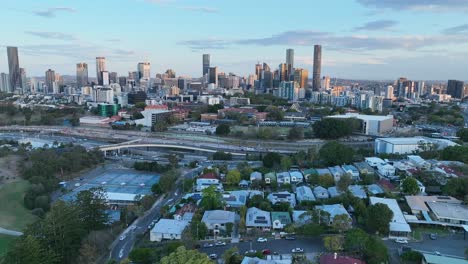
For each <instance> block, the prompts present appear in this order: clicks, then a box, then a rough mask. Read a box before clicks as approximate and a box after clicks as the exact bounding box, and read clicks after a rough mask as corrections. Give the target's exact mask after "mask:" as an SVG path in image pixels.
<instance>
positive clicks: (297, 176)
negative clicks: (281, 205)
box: [289, 171, 304, 183]
mask: <svg viewBox="0 0 468 264" xmlns="http://www.w3.org/2000/svg"><path fill="white" fill-rule="evenodd" d="M289 175H290V176H291V182H293V183H298V182H303V181H304V175H302V172H300V171H290V172H289Z"/></svg>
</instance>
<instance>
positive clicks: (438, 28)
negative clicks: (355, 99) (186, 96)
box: [0, 0, 468, 80]
mask: <svg viewBox="0 0 468 264" xmlns="http://www.w3.org/2000/svg"><path fill="white" fill-rule="evenodd" d="M264 2H265V1H258V2H256V3H255V4H253V5H250V4H249V6H250V7H251V8H247V9H246V8H243V7H245V6H246V5H248V3H247V1H239V2H237V3H236V5H229V6H228V4H227V3H218V2H217V3H212V2H210V1H206V0H200V1H188V0H173V1H154V0H124V1H119V3H118V5H116V6H115V10H116V11H118V10H121V9H122V10H124V9H125V10H128V9H130V8H132V9H133V10H134V11H135V12H127V13H125V14H123V15H121V19H119V21H120V22H118V23H116V22H115V21H109V22H106V21H103V20H101V19H99V17H100V16H102V15H103V14H106V13H105V12H109V9H108V6H107V4H105V3H94V2H91V1H80V2H79V3H75V2H58V1H51V0H47V1H43V2H41V5H37V3H35V2H33V1H29V0H28V1H25V4H24V6H28V8H23V9H21V10H20V9H18V8H17V7H16V5H15V4H14V3H4V10H5V11H4V13H5V14H4V16H2V17H1V18H0V21H1V22H3V23H4V24H8V23H9V22H11V21H12V20H13V19H14V18H15V17H17V16H18V15H21V16H22V18H24V19H22V20H21V21H18V23H17V24H15V27H14V28H6V29H5V34H4V37H3V38H2V41H1V42H0V45H1V46H2V47H6V46H15V47H18V53H19V57H20V66H21V67H22V68H25V69H26V72H27V74H28V76H43V74H44V72H45V71H46V70H47V69H49V68H51V69H54V70H55V71H56V72H58V73H60V74H62V75H74V74H76V64H77V63H80V62H84V63H87V64H88V65H90V69H89V73H90V74H89V77H90V78H96V76H94V74H95V71H93V69H92V68H93V67H92V65H94V64H95V58H96V57H106V64H107V68H108V71H109V72H117V73H118V74H119V76H120V75H126V73H128V72H129V71H135V70H136V69H135V68H136V67H135V65H136V64H137V63H139V62H149V63H151V72H152V76H151V77H154V76H155V74H156V73H162V72H164V71H165V70H166V69H175V71H176V72H177V73H178V75H189V76H192V77H201V72H200V57H201V56H202V54H210V66H211V67H213V66H217V67H218V70H219V72H226V73H229V72H233V73H236V74H238V75H243V76H247V75H249V74H254V69H255V64H256V63H257V62H261V63H262V62H266V63H268V64H269V65H273V66H276V65H279V64H280V63H284V62H285V58H284V54H285V51H286V50H287V49H294V55H295V58H294V64H295V65H294V66H295V67H296V68H304V69H306V70H308V71H309V73H312V72H313V68H312V65H313V53H314V51H313V46H314V45H315V44H319V45H321V46H322V48H323V54H322V56H323V61H322V71H321V75H322V76H326V75H329V76H336V77H339V78H349V79H372V80H382V79H385V80H393V79H396V78H398V77H400V76H406V77H408V78H411V79H421V80H447V79H460V80H466V79H468V71H467V70H466V69H467V68H468V65H467V64H468V62H466V61H464V60H463V58H464V57H466V55H468V46H467V44H465V43H466V39H467V38H468V37H466V32H467V31H468V18H466V14H465V13H466V12H467V11H468V3H466V4H465V3H461V2H460V1H444V2H443V3H442V2H440V1H435V0H431V1H411V2H410V3H406V2H405V1H374V0H372V1H371V0H355V1H351V0H349V1H337V0H335V1H329V2H327V3H303V2H301V1H293V2H291V4H290V5H288V6H286V7H284V6H279V5H278V6H275V5H273V6H271V5H270V6H268V7H266V6H267V5H265V3H264ZM296 2H297V3H301V6H303V8H301V9H298V8H296V7H297V5H296V4H295V3H296ZM343 2H344V3H343ZM28 3H30V4H28ZM337 4H339V7H340V8H336V6H337ZM90 6H93V8H92V9H91V8H89V7H90ZM260 7H262V8H265V11H268V12H267V13H268V14H269V15H268V16H265V17H263V18H262V20H260V22H258V21H257V22H256V23H255V27H254V26H253V24H252V22H251V21H254V20H252V19H249V18H253V17H254V16H255V15H256V14H257V13H256V11H258V8H260ZM311 8H313V9H314V12H317V13H327V12H328V13H329V16H330V19H323V17H322V18H320V17H310V15H309V13H310V12H309V10H310V9H311ZM288 10H289V11H292V10H294V12H295V16H294V17H292V18H290V19H288V21H284V20H279V19H278V18H279V17H280V16H281V15H284V14H287V13H288ZM331 10H332V11H333V12H330V11H331ZM239 12H241V14H242V16H241V17H242V18H243V19H240V20H239V19H238V18H239V17H238V16H236V14H238V13H239ZM130 13H132V14H130ZM133 13H134V14H133ZM173 16H178V17H180V19H177V20H173V19H169V18H170V17H173ZM156 17H158V19H155V18H156ZM166 17H167V18H168V19H165V18H166ZM389 17H391V19H389ZM221 18H222V19H223V23H213V21H217V20H219V19H221ZM77 20H79V21H80V23H76V21H77ZM166 20H167V21H166ZM255 21H256V20H255ZM135 23H141V25H145V26H144V27H141V29H140V28H139V27H135ZM36 25H41V26H40V27H39V26H36ZM96 25H99V27H97V26H96ZM208 25H209V26H210V30H206V26H208ZM83 28H86V30H83ZM160 28H164V29H165V30H158V29H160ZM151 29H154V30H151ZM103 30H104V31H105V32H106V34H102V33H103ZM150 32H151V33H150ZM158 32H160V34H159V33H158ZM2 54H3V55H1V56H0V61H1V63H0V72H5V73H8V72H9V69H8V63H7V62H8V60H7V58H6V54H4V53H2ZM441 65H442V67H443V70H441V69H440V68H441Z"/></svg>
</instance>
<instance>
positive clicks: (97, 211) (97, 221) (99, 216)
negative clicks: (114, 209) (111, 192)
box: [75, 187, 109, 232]
mask: <svg viewBox="0 0 468 264" xmlns="http://www.w3.org/2000/svg"><path fill="white" fill-rule="evenodd" d="M106 200H107V195H106V192H105V191H104V189H103V188H101V187H99V188H91V189H89V190H87V191H81V192H79V193H78V195H77V196H76V201H75V203H76V207H77V208H78V214H79V217H80V219H81V221H82V222H83V227H84V228H86V230H87V231H88V232H89V231H91V230H99V229H102V228H104V227H105V226H106V225H107V223H108V222H109V215H108V214H107V213H106V211H105V210H106V209H107V202H106Z"/></svg>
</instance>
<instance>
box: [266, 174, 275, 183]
mask: <svg viewBox="0 0 468 264" xmlns="http://www.w3.org/2000/svg"><path fill="white" fill-rule="evenodd" d="M273 182H276V173H274V172H269V173H267V174H265V183H266V184H271V183H273Z"/></svg>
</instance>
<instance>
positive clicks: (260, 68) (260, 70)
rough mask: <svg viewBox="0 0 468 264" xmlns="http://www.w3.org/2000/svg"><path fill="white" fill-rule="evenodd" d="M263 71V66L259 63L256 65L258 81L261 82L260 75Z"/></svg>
mask: <svg viewBox="0 0 468 264" xmlns="http://www.w3.org/2000/svg"><path fill="white" fill-rule="evenodd" d="M262 70H263V67H262V64H260V63H257V64H255V76H256V77H257V78H256V79H257V80H260V77H261V76H260V73H261V72H262Z"/></svg>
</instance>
